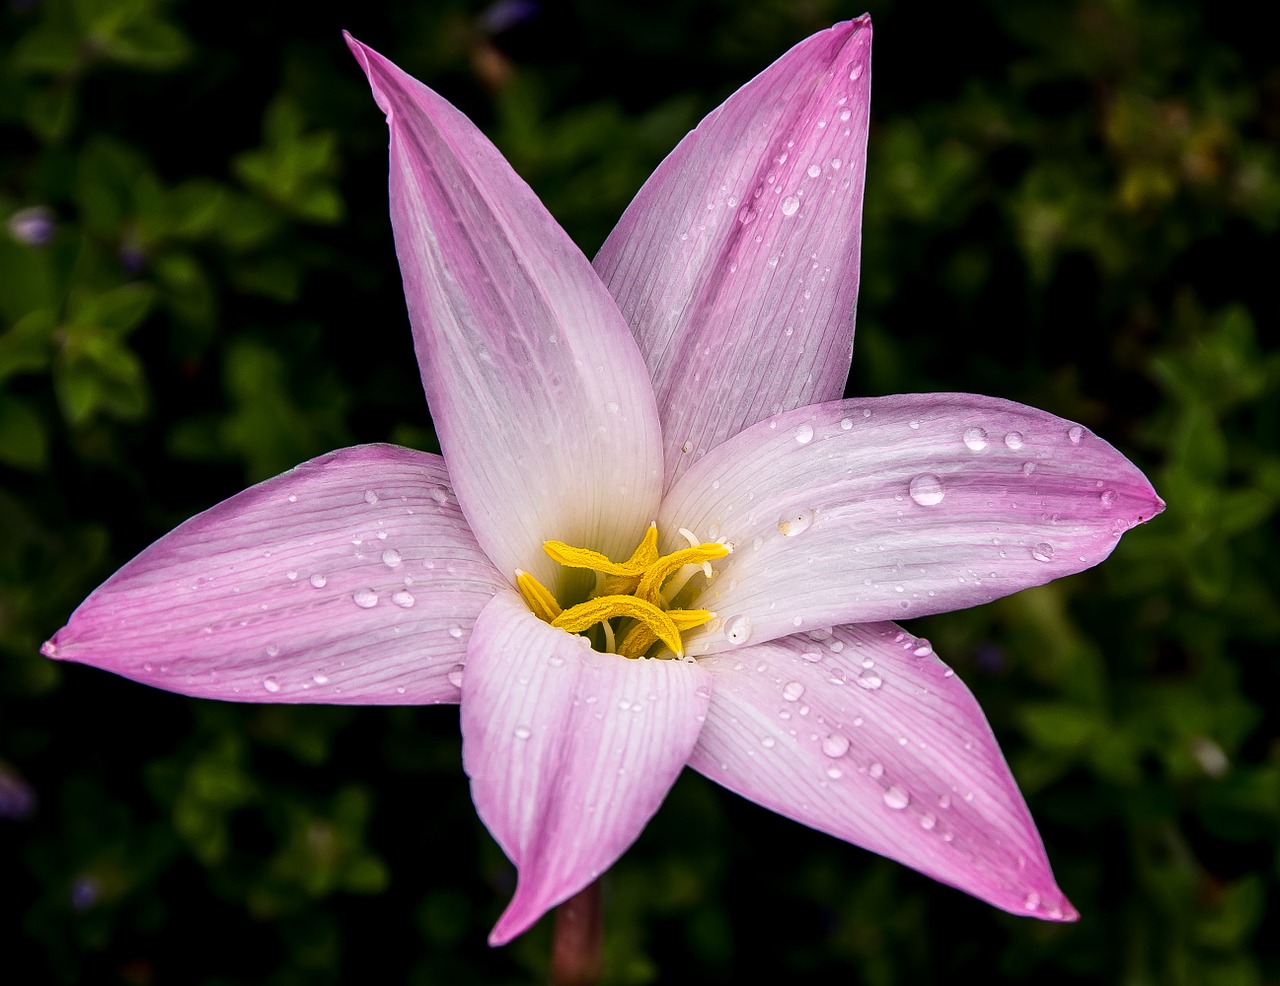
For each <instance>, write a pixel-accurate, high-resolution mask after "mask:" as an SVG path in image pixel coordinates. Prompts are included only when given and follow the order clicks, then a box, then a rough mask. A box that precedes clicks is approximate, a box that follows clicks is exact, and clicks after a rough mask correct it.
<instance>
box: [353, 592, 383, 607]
mask: <svg viewBox="0 0 1280 986" xmlns="http://www.w3.org/2000/svg"><path fill="white" fill-rule="evenodd" d="M351 599H352V601H353V602H355V604H356V605H357V606H359V607H360V608H361V609H373V607H375V606H377V605H378V594H377V593H376V592H374V591H373V590H372V589H357V590H356V591H355V592H354V593H353V594H352V596H351Z"/></svg>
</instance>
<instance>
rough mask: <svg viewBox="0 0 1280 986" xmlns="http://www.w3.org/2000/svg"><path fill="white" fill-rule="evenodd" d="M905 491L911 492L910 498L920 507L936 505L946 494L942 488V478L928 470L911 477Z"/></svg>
mask: <svg viewBox="0 0 1280 986" xmlns="http://www.w3.org/2000/svg"><path fill="white" fill-rule="evenodd" d="M907 492H909V493H910V494H911V499H913V500H915V502H916V503H918V504H920V506H922V507H936V506H937V505H938V504H939V503H941V502H942V498H943V497H944V496H946V491H945V490H944V489H943V488H942V480H940V479H939V478H938V477H937V476H935V475H933V473H928V472H925V473H921V474H920V475H919V476H917V477H916V478H915V479H913V480H912V481H911V482H910V484H908V486H907Z"/></svg>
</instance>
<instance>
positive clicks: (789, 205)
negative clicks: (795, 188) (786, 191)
mask: <svg viewBox="0 0 1280 986" xmlns="http://www.w3.org/2000/svg"><path fill="white" fill-rule="evenodd" d="M799 209H800V200H799V199H798V198H796V197H795V196H794V195H788V196H787V197H786V198H785V199H783V200H782V214H783V215H784V216H794V215H795V214H796V212H797V211H799Z"/></svg>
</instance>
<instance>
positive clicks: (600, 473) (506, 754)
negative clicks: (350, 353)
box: [44, 17, 1164, 944]
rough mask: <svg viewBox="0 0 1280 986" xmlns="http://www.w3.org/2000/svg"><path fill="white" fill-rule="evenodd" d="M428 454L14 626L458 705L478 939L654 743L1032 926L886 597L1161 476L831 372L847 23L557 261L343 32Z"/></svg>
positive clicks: (717, 119) (1064, 535)
mask: <svg viewBox="0 0 1280 986" xmlns="http://www.w3.org/2000/svg"><path fill="white" fill-rule="evenodd" d="M348 40H349V43H350V45H351V48H352V51H353V52H354V53H355V55H356V58H357V59H358V60H359V62H360V64H361V66H362V67H363V68H364V70H365V73H366V74H367V76H368V78H369V82H370V84H371V86H372V89H373V95H374V98H375V99H376V100H377V102H378V105H379V106H380V107H381V108H382V109H383V110H384V111H385V112H386V115H387V121H388V124H389V126H390V132H391V143H390V152H391V178H390V189H391V218H392V224H393V227H394V230H395V240H396V248H397V251H398V254H399V258H400V265H401V270H402V272H403V275H404V285H405V293H406V296H407V299H408V308H409V314H410V320H411V322H412V325H413V332H414V341H415V344H416V347H417V353H418V358H419V362H420V365H421V369H422V377H423V382H424V384H425V388H426V392H427V397H428V401H429V404H430V407H431V411H432V416H433V419H434V421H435V425H436V428H437V432H438V434H439V438H440V444H441V448H442V449H443V452H444V454H443V457H441V456H435V455H428V454H425V453H421V452H415V451H411V450H409V449H403V448H396V447H392V446H387V445H371V446H362V447H358V448H350V449H342V450H339V451H336V452H332V453H330V454H328V455H325V456H321V457H320V458H318V459H314V460H312V461H310V462H306V463H304V464H302V465H301V466H298V467H297V468H296V469H294V470H292V471H290V472H288V473H285V474H284V475H282V476H278V477H276V478H274V479H271V480H268V481H266V482H264V483H261V484H259V485H257V486H255V487H253V488H251V489H248V490H245V491H244V492H243V493H240V494H238V495H237V496H234V497H232V498H231V499H229V500H227V501H225V502H223V503H221V504H219V505H217V506H215V507H213V508H212V509H210V510H208V511H206V512H205V513H203V514H200V515H199V516H197V517H195V518H193V519H191V520H190V521H188V522H186V523H185V524H183V525H182V526H180V527H179V528H177V529H176V530H175V531H173V532H172V533H170V534H168V535H167V536H165V537H164V538H162V539H161V540H159V541H158V542H156V543H155V544H154V545H152V546H151V547H149V548H148V549H146V550H145V551H144V552H142V554H140V555H139V556H138V557H137V558H135V559H134V560H133V561H131V562H130V563H129V564H127V565H126V566H125V567H124V568H122V569H121V570H120V571H119V572H117V573H116V574H115V575H114V576H112V578H111V579H109V580H108V581H107V582H106V583H105V584H104V585H102V586H101V587H100V588H98V589H97V590H96V591H95V592H94V593H93V594H92V595H91V596H90V597H89V598H88V599H87V600H86V601H85V602H84V603H83V604H82V605H81V606H80V607H79V608H78V609H77V610H76V611H75V613H74V614H73V615H72V617H71V619H70V621H69V623H68V625H67V626H66V627H64V628H63V629H62V630H60V631H59V632H58V633H57V634H56V635H55V636H54V638H53V639H52V640H51V641H49V642H48V643H47V644H45V646H44V653H45V654H47V655H48V656H50V657H56V658H60V659H67V660H73V661H80V662H84V663H88V664H93V665H96V666H98V667H101V668H105V669H108V670H110V671H113V672H115V673H117V674H121V675H124V676H126V677H129V678H132V679H134V680H137V681H141V682H144V683H146V684H149V685H154V686H157V687H160V688H166V689H169V690H171V691H175V692H181V693H184V694H187V695H196V696H203V697H207V698H219V699H229V700H233V701H266V702H331V703H351V704H380V703H381V704H431V703H445V702H460V705H461V729H462V737H463V766H464V768H465V770H466V772H467V774H468V775H469V776H470V778H471V788H472V794H473V797H474V800H475V805H476V809H477V811H478V812H479V815H480V817H481V819H482V820H483V821H484V823H485V825H486V826H487V827H488V829H489V831H490V832H491V833H492V834H493V836H494V838H495V839H496V840H497V841H498V843H499V844H500V845H501V846H502V848H503V850H504V851H505V852H506V854H507V855H508V856H509V857H510V858H511V860H512V862H513V863H514V864H515V866H516V868H517V870H518V885H517V888H516V892H515V896H514V898H513V899H512V901H511V903H510V905H509V906H508V907H507V909H506V911H505V912H504V913H503V915H502V916H501V918H500V919H499V921H498V923H497V925H496V927H495V928H494V929H493V932H492V934H491V936H490V941H491V942H492V943H493V944H502V943H505V942H507V941H509V940H510V939H512V938H513V937H515V936H517V935H519V934H521V933H522V932H524V931H525V930H527V929H528V928H529V927H530V926H531V925H532V924H533V923H534V922H535V921H536V920H537V919H538V918H539V917H540V916H541V915H542V914H544V913H545V912H546V911H547V910H548V909H549V908H551V907H553V906H555V905H556V904H558V903H560V902H562V901H564V900H566V899H567V898H569V897H570V896H572V895H574V894H575V893H577V892H578V891H579V890H581V889H582V888H584V887H585V886H587V885H588V884H590V883H591V882H592V881H594V880H595V879H596V878H597V877H598V876H599V875H600V874H601V873H603V872H604V871H605V870H606V869H608V867H609V866H610V865H612V864H613V863H614V861H615V860H617V859H618V857H619V856H620V855H621V854H622V853H623V852H624V851H625V850H626V848H627V847H628V846H629V845H630V844H631V843H632V842H633V841H634V840H635V839H636V837H637V836H638V835H639V833H640V832H641V830H642V829H643V827H644V825H645V824H646V822H647V821H648V819H649V818H650V817H651V816H652V815H653V814H654V812H656V811H657V809H658V807H659V805H660V804H661V802H662V801H663V799H664V797H665V796H666V793H667V791H668V790H669V789H670V787H671V785H672V784H673V782H674V781H675V779H676V776H677V775H678V774H679V773H680V771H681V770H682V769H683V768H684V767H685V766H686V765H688V766H691V767H693V768H694V769H695V770H698V771H700V772H701V773H703V774H705V775H706V776H708V777H710V778H712V779H713V780H715V781H717V782H719V783H720V784H723V785H724V786H725V787H727V788H729V789H730V790H733V791H736V792H738V793H739V794H741V795H743V796H745V797H747V798H749V799H751V800H752V801H755V802H757V803H759V804H761V805H764V806H765V807H767V808H771V809H773V810H774V811H777V812H780V813H782V814H784V815H786V816H788V817H790V818H793V819H795V820H797V821H800V822H802V823H804V824H806V825H809V826H812V827H814V828H817V829H820V830H822V831H824V832H828V833H830V834H832V835H834V836H836V837H838V838H841V839H845V840H848V841H849V842H852V843H855V844H857V845H860V846H864V847H866V848H868V849H870V850H872V851H874V852H877V853H881V854H883V855H885V856H889V857H891V858H893V859H896V860H899V861H901V862H903V863H905V864H906V865H908V866H912V867H914V868H915V869H917V870H919V871H921V872H922V873H925V874H927V875H929V876H931V877H933V878H935V879H937V880H940V881H943V882H945V883H948V884H951V885H953V886H955V887H958V888H960V889H962V890H965V891H968V892H969V893H971V894H973V895H975V896H977V897H979V898H981V899H983V900H985V901H989V902H990V903H992V904H994V905H995V906H997V907H1001V908H1004V909H1006V910H1009V911H1013V912H1017V913H1025V914H1030V915H1034V916H1036V917H1040V918H1045V919H1051V920H1072V919H1074V918H1075V917H1076V912H1075V910H1074V909H1073V908H1072V907H1071V905H1070V903H1069V902H1068V901H1067V900H1066V898H1065V897H1064V896H1063V894H1062V892H1061V891H1060V890H1059V889H1058V887H1057V885H1056V883H1055V882H1054V879H1053V875H1052V873H1051V871H1050V867H1049V863H1048V861H1047V859H1046V857H1045V852H1044V847H1043V844H1042V842H1041V840H1040V837H1039V835H1038V833H1037V832H1036V829H1035V826H1034V824H1033V822H1032V820H1031V818H1030V816H1029V814H1028V811H1027V808H1026V805H1025V803H1024V801H1023V799H1022V797H1021V795H1020V794H1019V792H1018V789H1017V786H1016V784H1015V782H1014V780H1013V778H1012V776H1011V775H1010V773H1009V770H1008V767H1007V766H1006V764H1005V762H1004V759H1003V757H1002V756H1001V753H1000V750H999V748H998V746H997V744H996V741H995V739H994V737H993V736H992V733H991V730H990V728H989V726H988V725H987V722H986V720H985V718H984V717H983V714H982V712H981V710H980V709H979V707H978V705H977V703H976V702H975V700H974V698H973V696H972V695H971V694H970V692H969V691H968V689H967V688H966V687H965V686H964V685H963V684H962V683H961V682H960V681H959V679H957V678H956V677H954V676H953V674H952V672H951V671H950V670H949V669H948V668H947V667H946V665H944V664H943V663H942V662H941V661H940V660H939V659H938V657H937V656H936V655H935V654H934V653H933V651H932V649H931V648H930V646H929V644H928V642H927V641H925V640H922V639H919V638H916V637H914V636H912V635H910V634H909V633H907V632H906V631H904V630H901V629H899V628H898V627H897V626H896V625H894V624H893V623H890V622H886V621H889V620H892V619H895V618H901V617H912V616H921V615H925V614H929V613H938V612H942V611H946V610H951V609H957V608H961V607H966V606H973V605H976V604H979V603H984V602H987V601H989V600H992V599H995V598H997V597H1000V596H1003V595H1006V594H1008V593H1011V592H1015V591H1017V590H1019V589H1021V588H1024V587H1026V586H1033V585H1039V584H1042V583H1044V582H1047V581H1049V580H1051V579H1054V578H1058V577H1060V576H1063V575H1067V574H1070V573H1073V572H1078V571H1080V570H1082V569H1085V568H1088V567H1090V566H1092V565H1095V564H1097V563H1098V562H1100V561H1101V560H1102V559H1103V558H1105V557H1106V556H1107V555H1108V554H1109V553H1110V552H1111V550H1112V549H1113V548H1114V547H1115V545H1116V543H1117V541H1118V539H1119V536H1120V535H1121V534H1122V533H1123V532H1124V531H1125V530H1127V529H1128V528H1129V527H1131V526H1133V525H1134V524H1136V523H1138V522H1141V521H1145V520H1148V519H1150V518H1151V517H1152V516H1154V515H1155V514H1156V513H1158V512H1160V511H1161V510H1162V509H1163V507H1164V504H1163V503H1162V501H1161V500H1160V499H1159V497H1157V496H1156V494H1155V492H1154V490H1153V489H1152V487H1151V485H1150V483H1148V482H1147V480H1146V478H1145V477H1144V476H1143V475H1142V473H1141V472H1139V470H1138V469H1137V468H1136V467H1134V466H1133V465H1132V464H1131V463H1130V462H1129V461H1128V460H1126V459H1125V458H1124V457H1123V456H1122V455H1120V454H1119V453H1118V452H1117V451H1116V450H1115V449H1113V448H1112V447H1111V446H1110V445H1108V444H1107V443H1106V442H1105V441H1103V440H1101V439H1100V438H1098V437H1096V436H1095V435H1093V434H1092V433H1090V432H1089V431H1088V430H1087V429H1085V428H1083V427H1082V426H1080V425H1077V424H1073V423H1072V422H1070V421H1065V420H1063V419H1061V418H1057V417H1055V416H1053V415H1051V414H1047V413H1045V412H1043V411H1038V410H1035V409H1033V408H1029V407H1025V406H1022V405H1019V404H1014V403H1011V402H1009V401H1005V400H999V399H996V398H990V397H979V396H974V395H970V394H930V395H905V396H897V397H883V398H874V399H853V400H844V399H841V396H842V393H843V388H844V383H845V378H846V375H847V372H848V368H849V361H850V358H851V354H852V338H853V316H852V313H853V309H854V306H855V302H856V295H857V283H858V258H859V248H860V233H859V228H860V222H861V213H862V188H863V175H864V170H865V150H866V140H867V120H868V106H869V96H870V80H871V72H870V44H871V25H870V21H869V20H868V19H867V18H865V17H864V18H861V19H859V20H856V21H852V22H849V23H845V24H840V25H837V26H836V27H833V28H831V29H830V30H828V31H824V32H822V33H820V34H817V35H815V36H813V37H811V38H809V39H808V40H806V41H804V42H802V43H801V44H799V45H797V46H796V47H795V48H794V49H792V50H791V51H790V52H788V53H787V54H786V55H784V56H783V57H782V58H781V59H780V60H779V61H778V62H776V63H775V64H774V65H773V66H771V67H770V68H769V69H767V70H766V71H765V72H764V73H762V74H761V75H760V76H758V77H757V78H756V79H754V80H753V81H751V82H750V83H748V84H747V85H746V86H744V87H743V88H742V89H741V90H739V91H738V92H737V93H735V94H734V95H733V96H731V97H730V98H729V100H728V101H727V102H726V103H725V104H724V105H723V106H721V107H720V108H719V109H717V110H716V111H714V112H713V113H712V114H711V115H710V116H708V117H707V119H706V120H704V121H703V122H702V124H701V125H700V126H699V127H698V128H697V129H696V130H695V131H693V132H692V133H690V134H689V136H688V137H686V138H685V140H684V141H682V142H681V143H680V145H679V146H678V147H677V148H676V149H675V151H673V152H672V154H671V155H670V156H669V157H668V158H667V159H666V161H664V162H663V164H662V165H661V166H660V167H659V168H658V170H657V171H656V172H655V174H654V175H653V177H652V178H650V180H649V182H648V183H647V184H646V185H645V186H644V188H643V189H642V190H641V191H640V193H639V194H638V195H637V196H636V199H635V201H634V202H633V203H632V204H631V206H630V208H629V209H628V210H627V212H626V214H625V215H624V216H623V217H622V220H621V221H620V222H619V224H618V227H617V228H616V229H615V230H614V232H613V234H612V235H611V236H610V238H609V240H608V241H607V242H606V244H605V245H604V247H603V249H602V250H601V252H600V255H599V256H598V257H597V258H596V261H595V266H594V268H593V266H592V265H591V264H590V263H589V262H588V261H587V260H586V258H585V257H584V256H583V255H582V254H581V252H580V251H579V250H578V249H577V248H576V247H575V246H574V245H573V243H572V242H570V240H569V238H568V236H567V235H566V234H565V233H564V232H563V231H562V230H561V229H560V227H559V226H558V225H557V224H556V222H555V221H554V220H553V219H552V218H551V216H550V215H549V214H548V213H547V211H546V210H545V209H544V208H543V206H542V205H541V203H539V202H538V200H537V199H536V197H535V196H534V194H533V193H532V192H531V190H530V189H529V188H528V187H527V186H526V185H525V184H524V183H523V182H522V181H521V180H520V178H519V177H518V176H517V175H516V174H515V173H514V172H513V171H512V170H511V168H510V166H509V165H508V164H507V163H506V162H505V161H504V160H503V159H502V157H501V155H500V154H499V153H498V151H497V150H496V149H495V148H494V147H493V146H492V145H491V144H490V143H489V142H488V140H486V139H485V137H484V136H482V135H481V134H480V132H479V131H478V130H476V129H475V127H474V126H472V124H471V123H470V122H469V121H468V120H467V119H466V118H465V117H463V116H462V115H461V114H460V113H459V112H458V111H457V110H456V109H454V108H453V107H452V106H451V105H449V104H448V103H447V102H445V101H444V100H443V99H442V98H441V97H440V96H438V95H436V94H435V93H434V92H432V91H431V90H430V89H428V88H426V87H425V86H423V85H422V84H421V83H419V82H417V81H416V80H414V79H413V78H411V77H410V76H408V75H406V74H405V73H404V72H402V71H400V70H399V69H398V68H397V67H396V66H395V65H393V64H392V63H391V62H389V61H387V60H386V59H384V58H383V57H382V56H380V55H379V54H377V53H376V52H374V51H373V50H372V49H370V48H368V47H366V46H364V45H362V44H360V43H359V42H357V41H355V40H353V39H348Z"/></svg>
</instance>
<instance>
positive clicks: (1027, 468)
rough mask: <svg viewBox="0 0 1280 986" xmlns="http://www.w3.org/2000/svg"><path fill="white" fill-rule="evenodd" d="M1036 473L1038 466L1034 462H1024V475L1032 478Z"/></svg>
mask: <svg viewBox="0 0 1280 986" xmlns="http://www.w3.org/2000/svg"><path fill="white" fill-rule="evenodd" d="M1035 471H1036V464H1035V463H1034V462H1024V463H1023V464H1022V475H1024V476H1030V475H1031V474H1032V473H1033V472H1035Z"/></svg>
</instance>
